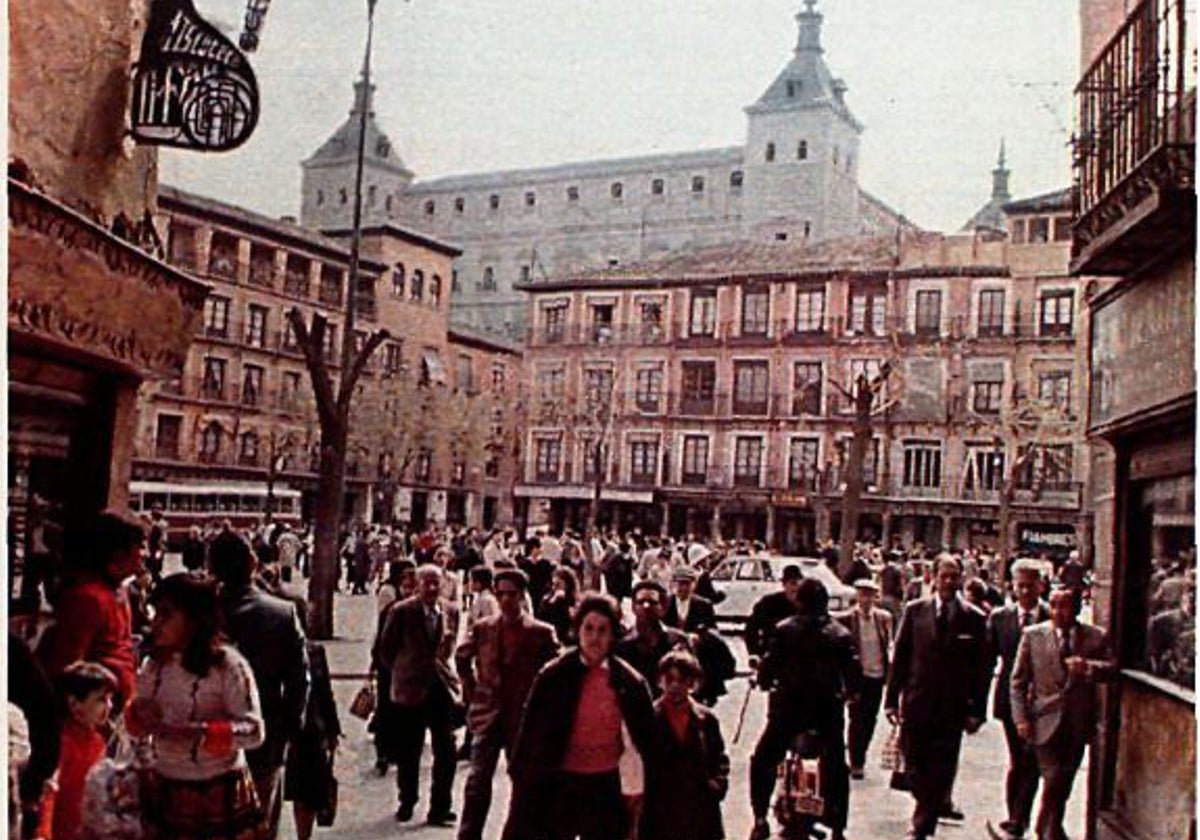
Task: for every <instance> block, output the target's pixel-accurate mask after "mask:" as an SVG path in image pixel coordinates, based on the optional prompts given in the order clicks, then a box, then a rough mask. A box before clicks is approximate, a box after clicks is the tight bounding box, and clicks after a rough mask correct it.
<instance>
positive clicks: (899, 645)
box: [884, 554, 988, 840]
mask: <svg viewBox="0 0 1200 840" xmlns="http://www.w3.org/2000/svg"><path fill="white" fill-rule="evenodd" d="M934 573H935V576H934V594H933V596H932V597H930V598H921V599H919V600H916V601H913V602H911V603H910V604H909V605H908V606H907V607H906V608H905V610H904V617H903V618H902V619H901V621H900V629H899V631H898V632H897V635H896V647H895V650H894V651H893V654H892V669H891V673H890V675H889V677H888V684H887V695H886V700H885V703H884V708H885V709H886V710H887V717H888V720H889V721H891V722H892V723H893V724H895V723H899V724H900V740H901V748H902V750H903V752H904V766H905V768H906V770H907V772H908V777H909V784H910V785H911V786H912V794H913V798H914V799H915V800H916V805H915V807H914V808H913V816H912V830H911V832H910V833H909V838H910V840H927V839H928V838H929V837H932V836H933V834H934V833H935V832H936V831H937V824H938V816H939V814H940V813H941V812H942V811H943V810H944V809H945V806H946V803H947V802H948V801H949V799H950V790H951V788H952V787H953V785H954V776H955V774H956V773H957V771H958V755H959V750H960V749H961V747H962V735H963V732H964V731H965V732H967V733H971V734H973V733H975V732H977V731H978V730H979V727H980V726H981V725H982V724H983V719H984V715H985V712H986V707H987V688H988V672H987V656H986V649H985V644H986V641H985V638H984V637H985V634H986V630H987V620H986V618H985V617H984V614H983V612H982V611H980V610H979V609H977V608H976V607H974V606H972V605H971V604H968V603H967V602H966V601H964V600H963V599H962V598H961V597H960V595H959V586H960V582H961V579H962V569H961V567H960V566H959V564H958V561H957V560H955V559H954V558H953V557H952V556H951V555H949V554H942V555H940V556H939V557H938V559H937V561H936V564H935V569H934Z"/></svg>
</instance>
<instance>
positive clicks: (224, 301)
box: [204, 295, 229, 338]
mask: <svg viewBox="0 0 1200 840" xmlns="http://www.w3.org/2000/svg"><path fill="white" fill-rule="evenodd" d="M204 334H205V335H206V336H208V337H209V338H228V337H229V298H226V297H216V296H214V295H209V296H208V297H207V298H205V299H204Z"/></svg>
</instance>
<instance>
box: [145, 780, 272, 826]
mask: <svg viewBox="0 0 1200 840" xmlns="http://www.w3.org/2000/svg"><path fill="white" fill-rule="evenodd" d="M154 775H155V778H154V780H153V782H152V783H151V787H152V788H153V794H152V796H151V797H150V798H151V801H152V804H151V806H150V807H151V809H152V817H151V818H152V821H153V822H154V824H155V826H156V827H157V828H158V833H159V836H160V837H164V838H170V840H267V838H268V836H269V835H268V831H267V823H266V818H265V817H264V815H263V812H262V808H261V807H260V806H259V803H258V794H257V793H256V792H255V789H254V779H253V777H252V776H251V775H250V770H249V768H246V767H240V768H238V769H236V770H231V771H229V772H228V773H223V774H221V775H220V776H215V777H213V778H211V779H200V780H196V781H192V780H183V779H168V778H165V777H163V776H161V775H158V774H154Z"/></svg>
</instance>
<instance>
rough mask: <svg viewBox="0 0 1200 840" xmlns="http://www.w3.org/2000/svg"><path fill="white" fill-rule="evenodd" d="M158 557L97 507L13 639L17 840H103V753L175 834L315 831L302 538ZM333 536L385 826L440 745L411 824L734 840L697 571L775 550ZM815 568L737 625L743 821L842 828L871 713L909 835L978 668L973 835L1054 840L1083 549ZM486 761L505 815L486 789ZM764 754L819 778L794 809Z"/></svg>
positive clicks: (725, 653) (187, 548)
mask: <svg viewBox="0 0 1200 840" xmlns="http://www.w3.org/2000/svg"><path fill="white" fill-rule="evenodd" d="M156 527H157V528H159V529H161V530H162V531H163V534H162V535H160V536H155V529H156ZM166 543H167V540H166V539H165V526H164V525H163V524H161V523H160V524H158V525H157V526H156V525H155V523H153V522H151V523H146V522H144V521H141V520H138V519H135V518H133V517H131V516H129V515H126V514H120V513H114V512H109V513H105V514H103V515H101V516H100V517H98V519H97V520H96V522H95V523H92V524H91V528H90V530H89V532H88V533H87V536H86V540H85V541H83V542H80V543H79V545H80V546H86V550H82V549H81V550H80V552H79V553H78V556H77V557H75V558H74V561H75V562H74V563H73V564H72V567H71V569H70V573H69V574H68V575H67V576H66V578H65V580H64V582H63V583H62V585H61V586H60V587H58V588H57V589H56V592H55V597H54V610H55V620H54V621H53V623H52V624H50V626H49V627H48V628H47V629H46V630H45V632H44V633H42V634H41V638H40V640H39V641H38V643H37V645H36V652H33V651H31V650H30V649H29V647H27V646H25V644H24V642H23V641H22V639H21V638H20V637H19V636H17V635H15V634H14V635H10V650H9V656H10V663H11V665H10V668H11V672H10V673H11V676H10V711H12V712H14V714H13V715H12V716H10V729H11V727H12V726H13V723H12V722H13V721H17V723H16V726H17V729H18V731H17V732H16V735H18V736H20V735H22V733H24V737H17V738H15V739H14V743H17V744H27V745H28V748H27V749H26V748H18V749H13V750H11V751H10V762H11V761H16V762H17V763H19V765H20V768H19V769H20V773H19V775H18V776H16V777H15V781H14V785H13V786H12V787H11V790H10V801H11V802H12V804H13V806H14V807H13V808H12V809H10V823H11V824H12V825H13V826H14V827H16V826H17V824H18V823H21V826H20V828H18V829H17V830H18V832H19V833H17V834H14V835H13V836H24V837H40V838H49V840H58V838H68V839H69V838H76V837H88V836H94V835H89V833H88V831H89V829H88V827H87V822H88V821H87V820H86V819H84V818H83V816H82V815H83V814H84V813H85V812H86V811H87V809H88V808H91V807H106V806H107V805H112V803H105V802H101V803H99V804H98V805H97V803H94V802H91V800H92V799H94V798H95V796H96V795H97V791H98V790H102V788H100V787H99V786H96V785H92V786H91V787H89V785H88V783H87V780H88V779H89V778H91V776H90V775H89V774H91V775H94V774H95V773H97V772H99V771H98V770H97V768H102V767H104V766H105V761H106V759H105V756H106V755H108V756H116V758H117V759H118V762H119V761H120V757H121V755H126V756H129V755H133V756H138V757H139V758H136V759H129V760H130V761H141V762H143V763H144V766H141V767H140V768H139V780H140V794H141V796H140V799H139V803H138V808H139V809H140V817H141V820H142V823H143V824H144V825H146V826H153V828H154V829H155V830H157V831H158V832H159V833H163V836H174V837H176V838H179V839H180V840H190V838H218V837H219V838H270V837H274V836H276V834H277V832H278V827H279V822H280V816H281V813H282V809H283V803H284V802H285V801H291V802H292V803H293V812H294V817H295V822H296V826H297V834H298V836H299V837H301V838H306V837H309V836H311V834H312V832H313V826H314V824H316V823H318V822H321V823H324V824H327V823H328V822H330V821H331V820H332V819H333V817H334V813H335V811H336V790H337V784H336V774H335V769H334V758H335V754H336V749H337V743H338V739H339V737H340V735H341V727H340V724H339V715H338V709H337V708H336V705H335V703H334V700H333V693H332V690H331V688H330V678H329V669H328V665H327V663H326V661H325V652H324V649H323V648H322V647H321V646H320V645H318V644H314V643H312V642H311V641H308V640H306V636H305V615H306V608H307V604H306V596H305V592H304V587H303V585H302V583H301V580H302V578H303V577H304V576H306V575H307V573H308V572H309V570H310V569H309V565H308V562H311V561H310V560H309V558H310V557H311V548H310V546H311V540H309V539H306V536H305V535H304V534H303V533H297V532H294V531H292V530H291V529H290V528H286V527H284V526H279V525H272V526H264V527H262V528H259V529H256V530H255V531H254V532H252V533H249V534H242V533H237V532H236V531H235V530H233V529H232V528H229V527H223V528H221V527H217V528H212V529H207V531H206V532H205V531H200V530H199V529H197V530H196V531H193V532H192V533H190V534H189V535H188V536H187V537H186V539H185V540H184V541H183V544H182V546H181V548H182V555H183V557H182V559H183V564H184V567H185V569H186V571H184V572H182V573H178V574H164V572H163V569H164V565H163V563H162V562H161V557H162V555H163V553H165V551H166V548H167V546H166ZM342 546H343V548H342V551H341V553H340V558H339V559H340V560H341V561H342V562H343V563H344V567H345V586H346V587H347V588H348V590H349V593H350V594H351V596H355V595H360V596H364V597H369V596H370V595H372V594H373V595H374V603H375V607H376V609H375V610H373V611H372V612H373V614H374V627H373V628H371V631H372V632H371V633H370V634H369V635H370V636H371V662H372V667H371V678H370V684H371V685H372V686H373V688H374V708H373V712H372V713H371V715H370V721H369V729H370V731H371V732H372V734H373V737H374V745H375V750H376V771H377V772H378V773H379V774H380V775H386V774H388V773H389V772H390V771H391V768H392V767H395V773H396V786H397V808H396V812H395V818H396V820H397V821H399V822H409V821H412V820H414V819H416V818H417V817H416V812H417V807H418V805H419V804H420V802H421V799H422V793H423V791H422V790H421V784H420V773H419V768H420V763H421V757H422V753H423V751H424V750H425V747H426V744H427V743H428V745H429V748H430V750H431V753H432V762H433V764H432V772H431V774H430V779H429V782H428V784H429V790H428V794H427V797H428V798H427V807H426V811H425V813H424V818H425V821H426V822H427V823H428V824H429V825H431V826H445V827H456V829H457V836H458V838H459V840H480V838H481V837H482V836H483V832H484V829H485V825H486V823H487V821H488V819H489V818H492V817H493V816H494V817H495V818H496V819H503V837H504V838H505V840H543V839H544V840H566V838H581V839H582V840H614V838H618V839H619V838H626V837H636V838H641V840H720V838H723V837H725V836H726V834H725V830H724V826H723V817H722V813H723V808H724V806H725V802H724V800H725V797H726V792H727V790H728V788H729V772H730V762H729V757H728V754H727V751H726V747H725V733H723V732H722V726H721V724H720V721H719V719H718V717H717V716H716V715H715V714H714V713H713V711H712V707H713V706H714V705H715V704H716V703H717V701H718V699H719V698H720V697H722V696H723V695H724V694H725V693H726V687H725V684H726V682H727V681H729V680H731V679H733V678H734V677H735V661H736V658H735V656H734V655H733V653H732V651H731V650H730V648H729V642H728V641H727V640H726V638H725V637H723V636H722V635H721V634H720V633H719V632H718V629H717V610H716V609H715V608H714V602H716V601H719V600H720V598H721V597H722V593H721V592H720V591H719V590H718V588H717V587H716V586H714V584H713V581H712V579H711V572H712V570H713V569H714V567H715V566H716V565H717V564H718V563H719V562H720V561H721V560H722V559H723V558H725V557H726V556H729V555H731V554H737V553H739V552H749V551H754V550H762V546H755V545H752V544H749V543H731V544H725V543H719V542H706V541H701V540H694V539H689V540H671V539H667V538H659V537H655V536H643V535H641V534H638V533H636V532H635V533H632V534H627V535H616V534H596V535H589V536H584V535H580V534H571V533H564V534H562V535H558V536H549V535H541V536H530V537H528V538H526V539H518V538H517V536H516V534H515V533H514V532H513V531H511V530H508V529H497V530H493V531H490V532H483V531H478V530H475V529H455V530H442V529H432V530H429V531H424V532H420V533H413V532H409V531H406V530H403V529H398V528H397V529H392V528H385V527H381V526H374V527H367V526H364V525H359V526H357V527H355V528H352V529H350V530H348V532H347V533H346V534H345V535H344V539H343V542H342ZM823 556H824V558H825V561H826V562H827V564H828V565H829V567H830V569H831V570H833V571H835V572H836V573H837V574H838V576H839V577H840V579H841V580H842V581H844V582H845V583H847V584H849V585H852V586H853V587H854V591H855V593H856V604H855V605H854V606H853V607H852V608H850V609H848V610H845V611H842V612H831V611H830V608H829V598H830V593H829V592H827V591H826V588H825V586H824V585H823V584H822V583H821V582H820V581H818V580H817V579H816V578H814V577H811V576H806V575H805V573H804V572H803V570H802V568H801V566H800V565H787V566H785V567H784V569H783V572H782V575H781V580H780V589H779V591H777V592H775V593H772V594H769V595H767V596H765V597H763V598H762V599H761V600H760V601H759V602H758V603H757V604H755V605H754V608H753V611H752V614H751V615H750V617H749V619H748V621H747V623H746V626H745V645H746V648H747V651H748V654H749V664H750V679H751V681H752V685H756V686H757V688H758V689H760V690H763V691H766V692H769V700H768V714H767V720H766V724H765V727H764V729H763V731H762V732H761V733H760V734H759V737H758V741H757V745H756V747H755V749H754V752H753V755H752V758H751V762H750V803H749V804H750V807H751V810H752V812H753V817H754V827H753V832H752V838H755V840H765V838H767V837H769V836H771V832H772V827H771V822H770V818H771V816H772V814H771V806H772V801H774V807H775V810H774V816H775V818H776V821H777V822H779V823H780V827H781V829H782V830H783V831H784V832H785V833H787V834H788V836H795V837H810V836H824V834H823V833H822V832H826V831H827V832H828V834H829V836H830V837H831V838H832V840H838V838H843V837H845V836H846V832H847V830H849V829H850V828H851V827H850V826H849V825H848V821H849V814H850V808H849V803H850V797H851V796H852V795H853V782H854V781H856V780H859V779H862V778H864V776H865V775H866V773H867V767H866V757H867V753H868V749H869V747H870V745H871V743H872V740H873V739H874V737H875V733H876V729H877V723H878V719H879V717H880V713H881V711H882V713H883V714H884V716H885V718H886V720H887V722H888V725H889V727H890V731H889V733H888V736H887V737H888V738H889V740H892V739H894V740H895V744H896V752H897V753H898V755H899V758H898V760H897V764H898V766H897V767H896V769H895V772H894V773H893V777H892V783H893V786H894V787H897V788H901V789H904V790H908V791H910V792H911V794H912V797H913V799H914V802H915V805H914V809H913V815H912V828H911V834H910V837H912V838H914V839H917V838H928V837H930V836H932V835H933V834H934V832H935V831H936V830H937V827H938V825H939V823H940V822H944V821H946V820H947V819H950V820H953V819H954V818H959V819H961V813H960V812H959V809H958V807H957V805H956V804H955V802H954V799H953V788H954V782H955V776H956V773H957V765H958V755H959V750H960V746H961V742H962V738H963V735H964V734H971V733H974V732H976V731H978V729H979V728H980V726H982V725H983V722H984V720H985V719H986V717H987V711H988V693H989V687H990V685H991V684H992V682H993V680H994V684H995V688H994V691H993V698H992V702H991V712H992V715H993V717H995V718H996V719H997V720H998V721H999V722H1000V723H1001V725H1002V726H1003V728H1004V733H1005V738H1006V743H1007V746H1008V751H1009V770H1008V774H1007V778H1006V780H1005V794H1006V796H1005V799H1006V805H1007V813H1006V814H1005V815H1003V817H1000V816H997V818H996V820H995V825H992V824H991V823H989V829H990V830H991V831H992V834H993V836H995V837H999V838H1003V840H1012V839H1013V838H1021V837H1024V836H1026V832H1027V831H1029V830H1030V829H1031V828H1032V829H1033V830H1034V831H1035V832H1036V837H1037V838H1039V840H1062V838H1064V837H1065V834H1064V833H1063V828H1062V820H1063V813H1064V807H1065V804H1066V802H1067V799H1068V798H1069V796H1070V793H1071V789H1072V783H1073V780H1074V777H1075V775H1076V772H1077V770H1078V767H1079V765H1080V762H1081V760H1082V756H1083V751H1084V748H1085V746H1086V743H1087V739H1088V734H1089V733H1090V731H1091V726H1092V722H1093V721H1094V714H1095V694H1094V684H1095V682H1096V681H1098V680H1102V679H1104V678H1106V676H1107V675H1108V674H1109V673H1110V672H1111V665H1110V664H1109V662H1108V651H1107V648H1106V640H1105V637H1104V634H1103V632H1102V631H1101V630H1099V629H1098V628H1094V627H1092V626H1090V625H1087V624H1085V623H1083V622H1082V621H1080V620H1079V617H1078V616H1079V610H1080V607H1081V604H1082V602H1083V600H1084V599H1085V597H1086V588H1087V582H1086V570H1085V569H1084V568H1083V567H1082V565H1081V564H1079V563H1078V560H1077V558H1074V557H1072V558H1070V559H1068V560H1067V561H1066V562H1064V563H1062V564H1061V565H1060V566H1059V567H1058V569H1057V570H1053V567H1052V566H1051V564H1049V563H1048V562H1042V561H1035V560H1019V561H1017V562H1016V563H1015V564H1014V565H1012V567H1011V568H1010V569H1003V568H1000V567H999V564H998V561H997V558H995V557H992V556H988V555H981V554H977V553H975V552H964V553H959V554H950V553H935V552H929V551H925V550H923V549H922V548H920V547H916V548H914V549H911V550H909V551H900V550H884V549H882V548H880V547H878V546H869V545H863V546H860V547H859V550H858V551H857V552H856V553H855V556H854V558H853V562H851V563H847V564H842V563H840V562H839V559H840V558H839V554H838V552H837V551H836V549H835V548H834V547H832V546H829V547H826V548H825V549H824V552H823ZM147 561H148V562H147ZM1048 571H1053V573H1054V583H1055V584H1056V586H1057V588H1056V589H1054V590H1053V591H1052V592H1051V590H1050V584H1051V580H1050V577H1049V575H1048V574H1047V572H1048ZM339 583H340V581H339ZM1046 595H1049V600H1048V601H1047V600H1045V596H1046ZM627 607H628V608H629V609H630V610H631V612H632V620H631V621H626V619H625V609H626V608H627ZM56 710H57V713H56ZM739 728H740V727H739ZM460 729H463V730H465V736H464V737H463V739H462V743H461V744H460V743H459V739H458V737H457V732H458V731H459V730H460ZM147 744H151V745H152V747H153V749H152V750H145V749H138V747H144V746H145V745H147ZM501 753H503V754H504V756H505V758H506V762H507V767H508V773H509V775H510V777H511V779H512V788H511V790H512V792H511V799H510V801H509V802H508V803H507V808H499V807H495V803H493V795H492V790H493V780H494V777H495V774H496V771H497V767H498V765H499V759H500V755H501ZM460 761H466V762H467V769H466V784H465V788H464V792H463V797H462V802H461V812H462V813H461V817H460V816H459V814H458V813H457V812H456V810H455V804H454V802H453V790H454V780H455V776H456V773H457V771H458V765H459V762H460ZM109 764H110V765H111V764H112V762H111V761H110V762H109ZM781 766H784V767H786V768H797V767H803V768H808V769H809V770H811V771H813V778H814V779H817V780H818V781H817V782H816V783H815V785H814V786H813V787H812V788H811V789H807V790H806V791H803V793H804V794H805V796H807V798H804V797H802V796H800V794H799V793H798V792H797V790H795V789H793V788H792V786H790V783H784V782H781V781H780V780H781V779H783V780H787V779H790V778H792V777H791V775H790V771H785V772H783V773H781V772H780V767H781ZM1039 783H1040V785H1041V787H1042V804H1041V809H1040V812H1039V814H1038V815H1037V818H1036V821H1034V820H1033V817H1032V809H1033V804H1034V800H1035V797H1036V792H1037V789H1038V787H1039ZM109 788H111V785H110V786H109ZM801 800H803V801H801ZM580 803H587V805H586V807H581V806H580ZM814 803H815V805H814ZM164 832H165V833H164Z"/></svg>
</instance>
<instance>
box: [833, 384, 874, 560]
mask: <svg viewBox="0 0 1200 840" xmlns="http://www.w3.org/2000/svg"><path fill="white" fill-rule="evenodd" d="M873 402H874V395H873V393H872V391H871V389H870V387H868V386H867V383H866V380H865V379H863V380H861V381H860V382H859V383H858V384H857V385H856V387H855V392H854V436H853V437H851V438H850V451H849V453H848V454H847V456H846V490H845V492H844V493H843V494H842V533H841V550H840V552H839V553H838V576H839V577H841V578H843V579H845V578H846V576H847V575H849V574H850V568H851V566H852V565H853V563H854V545H855V543H856V542H857V541H858V519H859V514H860V513H861V511H862V491H863V465H864V463H865V462H866V460H867V447H868V446H870V443H871V404H872V403H873Z"/></svg>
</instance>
